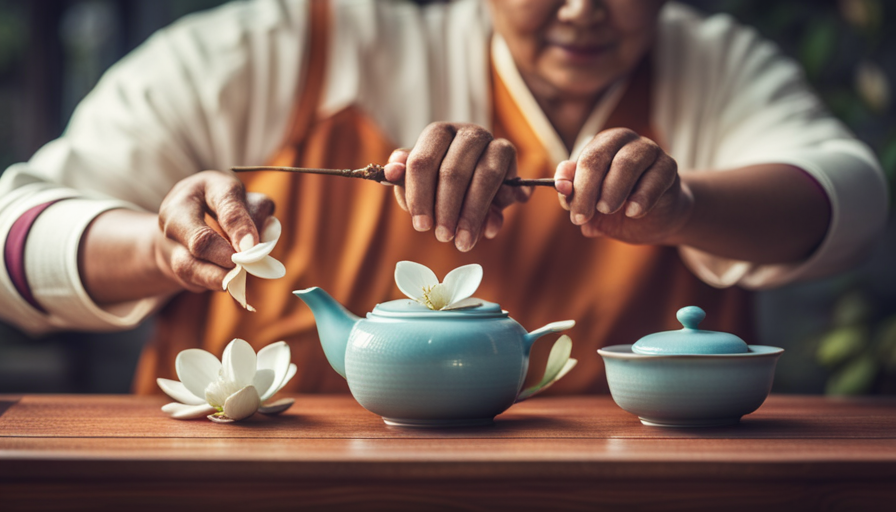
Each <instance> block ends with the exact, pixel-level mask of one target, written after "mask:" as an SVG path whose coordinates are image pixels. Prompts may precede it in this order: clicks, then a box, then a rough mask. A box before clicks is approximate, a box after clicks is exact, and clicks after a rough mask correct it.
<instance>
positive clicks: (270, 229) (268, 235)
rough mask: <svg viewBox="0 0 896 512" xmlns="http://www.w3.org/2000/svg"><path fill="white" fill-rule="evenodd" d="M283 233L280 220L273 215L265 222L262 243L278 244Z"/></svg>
mask: <svg viewBox="0 0 896 512" xmlns="http://www.w3.org/2000/svg"><path fill="white" fill-rule="evenodd" d="M282 231H283V227H282V226H281V225H280V220H279V219H277V217H274V216H273V215H272V216H270V217H268V220H266V221H265V223H264V228H262V230H261V233H259V236H261V241H262V242H274V243H277V242H278V241H279V240H280V233H281V232H282Z"/></svg>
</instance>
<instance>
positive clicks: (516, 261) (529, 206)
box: [135, 2, 752, 393]
mask: <svg viewBox="0 0 896 512" xmlns="http://www.w3.org/2000/svg"><path fill="white" fill-rule="evenodd" d="M328 15H329V13H328V8H327V4H326V2H312V23H311V26H312V27H313V30H312V34H311V54H310V55H311V59H310V63H309V68H308V70H307V71H308V72H307V73H306V75H307V76H308V77H309V78H308V80H307V81H306V83H305V85H304V88H303V92H302V94H301V97H300V100H299V101H298V102H297V105H298V106H297V109H296V112H295V115H294V123H293V129H292V131H291V133H290V135H289V138H288V140H287V141H286V142H285V143H284V145H283V147H282V149H281V150H280V151H279V152H278V154H277V155H276V157H275V158H274V159H273V161H272V162H270V163H271V164H272V165H288V166H300V167H330V168H340V169H344V168H353V169H354V168H359V167H363V166H365V165H366V164H368V163H371V162H376V163H383V162H386V160H387V159H388V157H389V154H390V153H391V151H392V150H393V149H394V148H395V144H394V143H393V142H391V141H390V140H389V139H388V137H386V135H385V134H383V133H382V131H380V129H379V128H378V127H377V126H376V124H375V123H374V122H373V121H372V120H371V119H370V118H369V117H367V116H366V115H365V113H364V112H363V111H361V110H360V109H358V108H355V107H348V108H346V109H344V110H342V111H340V112H338V113H336V114H335V115H333V116H331V117H328V118H325V119H317V118H316V117H315V113H316V111H317V105H318V100H319V98H320V96H321V91H322V89H323V77H324V76H325V73H324V71H325V70H324V67H325V61H326V54H327V53H326V48H325V46H326V41H327V27H328ZM492 99H493V101H492V106H493V112H492V120H493V125H492V126H491V130H492V132H493V133H494V135H495V136H496V137H503V138H506V139H508V140H510V141H511V142H512V143H513V144H514V145H515V146H516V148H517V151H518V165H519V174H520V175H521V176H522V177H525V178H539V177H551V176H553V170H554V169H553V166H552V165H551V162H550V159H549V158H548V155H547V152H546V151H545V149H544V148H543V147H542V145H541V144H540V142H539V140H538V138H537V137H536V136H535V134H534V132H533V131H532V130H531V128H530V127H529V126H528V125H527V123H526V121H525V118H524V117H523V115H522V113H521V112H520V110H519V109H518V107H517V106H516V104H515V103H514V102H513V100H512V98H511V96H510V94H509V92H508V91H507V89H506V87H505V86H504V84H503V83H502V82H501V81H500V79H499V78H498V76H497V75H496V74H495V73H494V72H492ZM649 101H650V66H649V62H645V64H643V65H642V66H640V67H639V69H638V71H637V72H636V73H635V74H634V75H633V76H632V80H631V82H630V85H629V87H628V90H627V92H626V93H625V95H624V96H623V98H622V99H621V100H620V102H619V104H618V106H617V107H616V109H615V111H614V112H613V113H612V115H611V116H610V118H609V119H608V121H607V123H606V128H612V127H628V128H631V129H633V130H635V131H636V132H638V133H640V134H642V135H644V136H647V137H650V138H654V140H656V139H655V137H653V135H652V134H653V130H652V129H651V126H650V125H649V111H650V105H649ZM658 142H659V141H658ZM241 176H242V177H243V178H244V182H245V184H246V188H247V190H250V191H254V192H263V193H265V194H267V195H269V196H270V197H271V198H272V199H273V200H274V201H275V202H276V205H277V211H276V215H277V217H278V218H279V219H280V220H281V222H282V223H283V226H284V232H283V235H282V236H281V238H280V242H279V244H278V245H277V247H276V248H275V250H274V252H273V253H272V256H274V257H275V258H277V259H279V260H280V261H282V262H283V263H284V264H285V265H286V269H287V274H286V276H285V277H284V278H282V279H278V280H273V281H269V280H263V279H257V278H253V277H251V276H250V277H249V280H248V298H249V302H250V303H251V304H252V305H254V306H255V307H256V308H257V310H258V312H256V313H250V312H248V311H245V310H243V309H242V308H240V306H239V305H238V304H237V303H236V302H235V301H234V300H233V299H232V298H231V297H230V296H229V295H228V294H226V293H222V292H207V293H203V294H189V293H184V294H181V295H180V296H178V297H177V298H176V299H174V300H173V301H172V302H170V303H169V304H168V305H167V306H166V307H165V309H164V310H163V311H162V313H161V315H160V318H159V322H158V327H157V330H156V334H155V336H154V339H153V340H152V341H151V342H150V343H149V344H148V345H147V347H146V349H145V351H144V354H143V357H142V359H141V361H140V365H139V367H138V373H137V377H136V380H135V391H136V392H138V393H158V392H159V389H158V387H157V386H156V384H155V378H156V377H166V378H176V376H175V372H174V359H175V357H176V356H177V353H178V352H179V351H181V350H183V349H186V348H192V347H201V348H204V349H205V350H208V351H210V352H212V353H213V354H215V355H216V356H219V357H220V355H221V353H222V352H223V349H224V346H225V345H226V344H227V343H228V342H230V340H231V339H232V338H235V337H238V338H243V339H245V340H247V341H249V342H250V343H251V344H252V345H253V346H254V347H255V349H256V350H258V349H260V348H261V347H263V346H265V345H267V344H269V343H273V342H275V341H278V340H285V341H286V342H287V343H289V345H290V347H291V349H292V358H293V362H294V363H296V364H297V365H298V367H299V371H298V374H297V375H296V377H295V378H294V379H293V380H292V381H291V382H290V383H289V384H288V385H287V387H286V388H285V390H286V391H292V392H311V393H325V392H326V393H328V392H347V391H348V386H347V385H346V383H345V381H344V380H343V379H342V377H340V376H339V375H337V374H336V372H335V371H333V370H332V369H331V368H330V365H329V364H328V362H327V360H326V358H325V357H324V354H323V350H322V349H321V346H320V343H319V341H318V336H317V331H316V328H315V324H314V318H313V316H312V314H311V311H310V310H309V309H308V308H307V307H306V306H305V305H304V303H302V301H300V300H299V299H298V298H296V297H294V296H293V295H292V294H291V293H290V292H291V291H292V290H297V289H302V288H307V287H310V286H320V287H321V288H323V289H324V290H326V291H327V292H329V293H330V294H331V295H332V296H333V297H334V298H335V299H336V300H338V301H339V302H341V303H342V304H344V305H345V306H346V307H347V308H348V309H349V310H350V311H352V312H354V313H355V314H358V315H363V314H364V313H365V312H367V311H370V310H371V309H372V308H373V306H374V305H376V304H377V303H380V302H384V301H387V300H392V299H397V298H402V297H403V296H402V294H401V293H400V292H399V291H398V289H397V287H396V286H395V283H394V280H393V271H394V267H395V263H396V262H398V261H400V260H412V261H416V262H420V263H423V264H424V265H426V266H428V267H430V268H432V269H433V270H434V271H435V272H436V274H437V275H439V276H440V277H442V276H444V275H445V274H446V273H447V272H448V271H449V270H451V269H453V268H455V267H458V266H460V265H464V264H468V263H479V264H481V265H482V267H483V269H484V272H485V274H484V278H483V281H482V285H481V286H480V287H479V290H478V291H477V293H476V296H477V297H480V298H482V299H485V300H489V301H492V302H497V303H499V304H501V306H502V307H503V308H504V309H506V310H508V311H510V314H511V316H512V317H513V318H515V319H516V320H517V321H519V322H520V323H522V325H523V326H524V327H526V328H527V329H529V330H531V329H534V328H537V327H540V326H542V325H544V324H547V323H549V322H552V321H557V320H565V319H574V320H576V326H575V328H574V329H572V330H571V331H569V334H570V336H571V338H572V340H573V354H572V357H574V358H576V359H578V360H579V365H578V366H577V367H576V369H575V370H574V371H572V372H571V373H570V374H569V375H567V376H566V377H565V378H564V379H563V380H562V381H560V382H558V383H557V384H556V385H555V386H553V387H552V388H551V389H550V390H549V391H548V393H604V392H607V384H606V380H605V378H604V375H603V363H602V361H601V360H600V357H599V356H598V355H597V353H596V350H597V349H598V348H600V347H603V346H606V345H613V344H622V343H633V342H634V341H636V340H637V339H638V338H640V337H641V336H643V335H645V334H648V333H652V332H656V331H660V330H668V329H676V328H680V326H679V325H678V324H677V322H676V320H675V312H676V310H677V309H678V308H680V307H682V306H687V305H698V306H700V307H702V308H703V309H704V310H706V313H707V319H706V321H705V322H704V324H702V326H703V327H704V328H707V329H714V330H724V331H727V332H733V333H736V334H738V335H740V336H741V337H743V338H744V339H746V340H747V341H748V342H752V336H751V324H750V314H749V313H750V295H749V294H748V293H747V292H745V291H744V290H741V289H738V288H729V289H725V290H719V289H715V288H712V287H710V286H709V285H707V284H705V283H703V282H701V281H700V280H698V279H697V278H696V277H695V276H694V275H693V274H692V273H691V272H690V271H688V270H687V269H686V268H685V267H684V265H683V264H682V262H681V260H680V259H679V256H678V253H677V251H676V250H675V248H671V247H656V246H635V245H628V244H624V243H621V242H617V241H615V240H611V239H606V238H597V239H588V238H585V237H584V236H582V234H581V232H580V231H579V228H578V227H576V226H574V225H572V224H571V223H570V221H569V214H568V212H566V211H564V210H563V209H562V208H560V206H559V203H558V201H557V196H556V194H555V193H554V192H552V191H550V190H546V189H539V190H536V191H535V192H534V193H533V195H532V198H531V200H530V201H529V202H528V203H526V204H522V205H514V206H512V207H510V208H509V209H507V210H506V211H505V223H504V227H503V229H502V230H501V232H500V233H499V235H498V236H497V238H495V239H494V240H486V239H483V240H482V241H480V242H479V243H478V244H477V245H476V247H475V248H474V249H473V250H472V251H470V252H468V253H461V252H459V251H457V250H456V249H455V248H454V246H453V245H452V244H442V243H439V242H437V241H436V240H435V237H434V236H433V234H432V233H431V232H429V233H418V232H416V231H414V229H413V228H412V226H411V220H410V218H409V216H408V214H407V213H406V212H404V211H403V210H401V209H400V208H399V207H398V205H397V204H396V202H395V199H394V197H393V195H392V189H391V188H390V187H385V186H382V185H378V184H375V183H371V182H367V181H362V180H349V179H342V178H331V177H326V176H313V175H308V176H306V175H295V174H288V173H274V172H269V173H265V172H259V173H251V174H248V175H241ZM555 339H556V336H554V337H551V336H547V337H545V338H542V340H541V341H539V342H537V343H536V345H535V347H534V348H533V353H532V358H533V359H532V364H531V365H530V368H531V370H530V376H529V380H530V381H531V380H533V379H537V378H540V377H541V372H542V371H543V369H544V362H545V360H546V357H547V353H548V351H549V350H550V346H551V344H553V341H554V340H555Z"/></svg>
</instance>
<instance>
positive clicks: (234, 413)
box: [224, 386, 261, 420]
mask: <svg viewBox="0 0 896 512" xmlns="http://www.w3.org/2000/svg"><path fill="white" fill-rule="evenodd" d="M260 404H261V401H260V400H259V399H258V391H256V390H255V387H253V386H246V387H244V388H243V389H241V390H239V391H237V392H236V393H234V394H232V395H230V396H229V397H227V400H226V401H225V402H224V415H225V416H227V417H228V418H230V419H232V420H242V419H245V418H248V417H249V416H252V415H253V414H255V411H257V410H258V406H259V405H260Z"/></svg>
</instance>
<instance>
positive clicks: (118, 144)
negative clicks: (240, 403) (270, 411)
mask: <svg viewBox="0 0 896 512" xmlns="http://www.w3.org/2000/svg"><path fill="white" fill-rule="evenodd" d="M396 148H410V149H397V150H396ZM370 162H376V163H384V162H389V165H387V169H386V176H387V178H388V179H389V180H390V181H393V182H396V183H398V182H403V186H395V187H386V186H379V185H376V184H373V183H369V182H365V181H361V180H345V179H338V178H329V177H325V176H303V175H294V174H285V173H283V174H279V173H263V172H259V173H254V174H247V175H240V176H235V175H233V174H232V173H229V172H227V170H228V169H229V168H230V167H232V166H236V165H251V164H256V165H257V164H273V165H295V166H302V167H331V168H359V167H363V166H364V165H366V164H367V163H370ZM513 176H521V177H524V178H538V177H554V178H555V179H556V180H557V186H556V188H557V191H556V192H552V191H549V190H545V189H540V190H535V191H533V190H530V189H525V188H512V187H507V186H504V185H502V180H503V179H505V178H508V177H513ZM0 191H2V200H0V226H2V231H0V236H2V237H3V238H4V239H5V241H6V245H5V256H6V266H5V269H6V271H5V273H3V277H2V282H3V293H2V299H0V300H2V301H3V307H2V308H0V311H2V316H3V318H4V319H5V320H6V321H8V322H11V323H14V324H16V325H18V326H20V327H21V328H23V329H25V330H26V331H29V332H32V333H41V332H46V331H49V330H51V329H90V330H105V329H123V328H128V327H132V326H134V325H136V324H137V323H138V322H140V321H141V320H142V319H143V318H144V317H146V315H148V314H149V313H151V312H152V311H153V310H155V309H157V308H162V312H161V314H160V318H159V326H158V329H157V333H156V337H155V339H154V341H153V342H152V343H150V344H149V346H148V347H147V348H146V351H145V354H144V357H143V359H142V361H141V364H140V367H139V371H138V377H137V381H136V389H137V390H139V391H150V390H151V389H153V388H154V383H153V381H154V378H155V377H166V376H171V374H172V373H173V371H174V364H173V361H174V357H175V355H176V354H177V352H178V351H180V350H182V349H185V348H189V347H203V348H206V349H208V350H211V351H212V352H216V353H217V352H220V350H221V349H222V347H223V346H224V344H226V343H227V342H228V341H229V340H230V339H231V338H234V337H241V338H244V339H247V340H249V341H250V342H251V343H253V344H254V345H255V346H256V348H259V347H261V346H263V345H266V344H268V343H271V342H273V341H277V340H280V339H283V340H286V341H287V342H288V343H289V344H290V345H291V347H292V351H293V358H294V362H296V363H297V364H298V365H299V374H298V376H297V377H296V378H295V379H293V381H292V383H291V384H292V386H293V390H294V391H341V390H345V389H346V386H345V383H344V381H342V379H341V378H340V377H339V376H338V375H336V374H335V372H332V371H331V370H330V369H329V368H328V365H327V363H326V360H325V359H324V356H323V353H322V351H321V348H320V346H319V344H318V342H317V336H316V332H315V330H314V321H313V318H312V316H311V313H310V311H309V310H308V309H307V308H306V307H305V306H304V305H303V304H302V303H301V302H300V301H298V300H296V299H295V298H294V297H292V296H291V295H290V293H289V292H290V290H293V289H298V288H305V287H309V286H321V287H323V288H325V289H326V290H328V291H329V292H330V293H331V294H332V295H333V296H334V297H335V298H336V299H337V300H340V301H341V302H343V303H344V304H346V305H347V306H348V308H349V309H351V310H353V311H355V312H357V313H361V312H363V311H368V310H369V309H370V308H371V307H372V306H373V305H374V304H375V303H377V302H382V301H385V300H388V299H390V298H396V297H398V296H399V294H398V291H397V289H396V288H395V285H394V282H393V281H392V269H393V267H394V265H395V263H396V262H397V261H400V260H413V261H418V262H421V263H424V264H426V265H427V266H430V267H432V268H434V269H435V270H436V272H437V273H439V274H440V275H444V273H445V272H447V271H448V270H450V269H452V268H454V267H457V266H460V265H462V264H466V263H472V262H476V263H480V264H481V265H482V266H483V267H484V270H485V279H484V281H483V284H482V286H481V288H480V289H479V291H478V293H477V296H480V297H482V298H485V299H488V300H492V301H495V302H499V303H501V305H502V306H503V307H504V308H505V309H507V310H509V311H510V312H511V313H512V314H513V315H514V316H515V317H516V318H519V319H521V320H522V321H523V322H524V323H525V325H526V326H528V327H532V326H535V325H541V324H544V323H547V322H548V321H552V320H557V319H559V318H574V319H576V320H577V322H578V323H577V325H576V328H575V329H574V331H572V332H571V335H572V338H573V340H574V341H575V342H576V344H575V349H574V356H575V357H577V358H578V359H579V360H580V361H581V363H580V367H579V368H578V369H577V370H576V371H575V372H573V373H572V374H570V375H569V376H568V377H567V378H566V379H564V380H563V381H562V382H561V383H559V384H558V385H557V386H555V387H554V390H556V391H561V392H564V391H565V392H598V391H602V390H604V389H605V381H604V379H603V376H602V365H601V364H600V363H599V362H598V360H597V359H598V358H597V357H596V356H595V355H594V350H595V349H597V348H599V347H600V346H603V345H605V344H613V343H628V342H632V341H634V340H635V339H636V338H637V337H638V336H641V335H644V334H646V333H649V332H652V331H656V330H661V329H667V328H673V327H674V324H675V322H674V312H675V310H676V309H677V308H679V307H682V306H685V305H688V304H695V305H699V306H701V307H703V308H704V309H706V310H707V313H708V319H707V321H706V325H707V327H708V328H713V329H721V330H727V331H732V332H736V333H739V334H741V335H742V336H746V337H749V292H748V291H747V290H749V289H759V288H770V287H774V286H779V285H782V284H785V283H788V282H792V281H794V280H798V279H809V278H813V277H818V276H822V275H826V274H830V273H832V272H835V271H838V270H841V269H844V268H846V267H847V266H848V265H850V264H852V263H853V262H854V261H855V260H856V258H857V257H858V256H860V255H861V254H862V252H863V251H864V249H865V248H867V246H868V245H869V243H871V242H872V241H873V239H874V238H875V236H876V235H877V234H878V233H879V232H880V230H881V228H882V226H883V224H884V219H885V216H886V208H887V206H886V204H887V197H886V192H885V186H884V178H883V175H882V173H881V171H880V169H879V166H878V163H877V162H876V160H875V158H874V156H873V154H872V153H871V151H870V150H869V149H868V148H867V147H866V146H865V145H864V144H862V143H861V142H859V141H857V140H855V139H854V138H853V137H852V136H851V135H850V134H849V133H848V132H847V130H846V129H845V128H844V127H843V126H842V125H841V124H840V123H839V122H837V121H836V120H835V119H833V118H832V117H831V116H830V115H829V114H828V113H827V112H826V111H825V110H824V108H823V107H822V105H821V104H820V102H819V100H818V99H817V98H816V97H815V96H814V95H813V94H812V93H811V92H810V90H809V89H808V88H807V86H806V85H805V84H804V82H803V79H802V76H801V73H800V70H799V69H798V67H797V66H796V65H795V64H794V63H793V62H791V61H789V60H788V59H786V58H784V57H782V56H781V55H780V54H779V53H778V51H777V49H776V48H775V47H774V46H772V45H771V44H769V43H767V42H764V41H762V40H761V39H760V38H759V37H758V36H757V35H756V33H755V32H754V31H753V30H751V29H748V28H744V27H741V26H739V25H737V24H736V23H735V22H734V21H732V20H731V19H730V18H728V17H727V16H713V17H709V18H703V17H701V16H700V15H698V14H696V13H694V12H692V11H691V10H690V9H688V8H686V7H684V6H681V5H678V4H675V3H671V2H670V3H665V2H662V1H659V0H593V1H591V0H567V1H562V0H551V1H547V0H491V1H489V2H483V1H480V0H458V1H455V2H450V3H435V4H428V5H426V6H424V7H421V6H418V5H415V4H412V3H401V2H375V1H373V0H354V1H349V0H332V1H330V2H326V1H323V0H280V1H274V0H258V1H255V2H250V3H236V4H231V5H227V6H224V7H222V8H219V9H216V10H213V11H210V12H208V13H204V14H199V15H195V16H191V17H189V18H186V19H184V20H182V21H180V22H178V23H176V24H175V25H173V26H171V27H170V28H168V29H165V30H162V31H160V32H159V33H158V34H156V35H155V36H153V37H152V38H151V39H150V40H149V41H148V42H147V43H146V44H144V45H143V46H142V47H141V48H139V49H138V50H136V51H135V52H134V53H133V54H132V55H130V56H128V57H126V58H125V59H123V60H122V61H121V62H120V63H118V64H117V65H116V66H114V67H113V68H112V69H111V70H110V71H109V72H108V73H107V74H106V76H105V77H103V79H102V80H101V82H100V83H99V85H98V86H97V88H96V89H95V90H94V91H93V92H92V93H91V94H90V95H89V96H88V97H87V98H86V99H85V100H84V101H83V103H82V104H81V105H80V106H79V107H78V109H77V110H76V111H75V114H74V116H73V117H72V120H71V124H70V126H69V127H68V129H67V130H66V133H65V134H64V135H63V136H62V137H61V138H60V139H58V140H56V141H54V142H51V143H49V144H48V145H47V146H45V147H44V148H42V149H41V150H40V151H39V152H38V153H37V154H36V155H35V156H34V157H33V158H32V160H31V161H29V162H28V163H23V164H18V165H15V166H13V167H12V168H10V169H9V170H7V171H6V173H5V174H4V176H3V177H2V181H0ZM246 191H248V193H247V192H246ZM393 195H394V197H392V196H393ZM517 203H520V204H517ZM275 206H276V215H277V217H278V218H279V219H280V220H281V221H282V224H283V226H284V233H283V235H282V237H281V239H280V243H279V245H278V246H277V247H276V249H275V251H274V253H273V256H275V257H276V258H277V259H279V260H281V261H283V262H284V264H285V266H286V269H287V274H286V277H285V278H282V279H279V280H275V281H259V280H255V279H252V278H250V284H249V295H250V301H251V302H253V304H254V305H255V306H256V308H257V309H258V311H257V312H256V313H250V312H247V311H245V310H243V309H242V308H240V306H239V305H238V304H237V303H236V302H235V301H234V300H233V299H232V298H231V297H229V296H228V295H227V294H225V293H222V292H221V291H220V290H221V283H222V280H223V278H224V276H225V275H226V273H227V272H228V271H229V270H230V269H231V268H233V263H232V262H231V259H230V256H231V255H232V254H234V252H235V251H239V250H240V249H241V248H242V249H245V248H246V247H249V246H251V245H253V244H255V243H256V242H257V241H258V238H259V234H258V226H260V225H262V224H263V222H264V221H265V219H266V218H267V217H268V216H269V215H270V214H271V213H272V212H273V210H274V207H275ZM209 290H214V291H209ZM183 291H187V292H190V293H180V294H179V295H177V296H176V297H174V298H173V299H172V296H173V295H175V294H177V293H178V292H183ZM541 348H542V350H541V351H542V352H543V351H544V350H543V348H544V347H541ZM536 352H538V349H537V350H536ZM576 354H577V355H576ZM533 366H534V367H535V368H539V367H541V365H540V364H538V363H533Z"/></svg>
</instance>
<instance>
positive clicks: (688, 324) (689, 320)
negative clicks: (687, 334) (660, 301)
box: [675, 306, 706, 329]
mask: <svg viewBox="0 0 896 512" xmlns="http://www.w3.org/2000/svg"><path fill="white" fill-rule="evenodd" d="M675 317H676V318H678V321H679V322H681V325H683V326H684V328H685V329H696V328H697V326H698V325H700V322H702V321H703V319H704V318H706V311H703V310H702V309H700V308H698V307H697V306H685V307H683V308H681V309H679V310H678V313H676V314H675Z"/></svg>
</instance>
